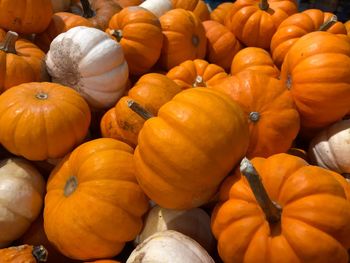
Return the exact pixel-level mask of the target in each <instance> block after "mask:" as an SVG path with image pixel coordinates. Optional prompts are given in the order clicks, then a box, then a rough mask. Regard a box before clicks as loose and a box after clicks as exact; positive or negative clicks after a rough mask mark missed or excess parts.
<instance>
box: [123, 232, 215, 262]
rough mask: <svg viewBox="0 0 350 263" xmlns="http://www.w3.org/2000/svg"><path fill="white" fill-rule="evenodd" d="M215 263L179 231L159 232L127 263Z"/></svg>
mask: <svg viewBox="0 0 350 263" xmlns="http://www.w3.org/2000/svg"><path fill="white" fill-rule="evenodd" d="M136 262H152V263H163V262H172V263H183V262H191V263H214V260H213V259H212V258H211V257H210V256H209V254H208V252H207V251H205V249H204V248H202V247H201V246H200V245H199V244H198V243H197V242H196V241H194V240H193V239H191V238H189V237H188V236H185V235H184V234H181V233H179V232H177V231H173V230H167V231H162V232H157V233H155V234H153V235H152V236H150V237H149V238H147V239H146V240H145V241H144V242H143V243H141V244H140V245H138V246H137V247H136V248H135V249H134V251H132V252H131V254H130V256H129V258H128V260H127V261H126V263H136Z"/></svg>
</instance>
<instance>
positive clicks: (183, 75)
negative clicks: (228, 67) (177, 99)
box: [167, 59, 227, 89]
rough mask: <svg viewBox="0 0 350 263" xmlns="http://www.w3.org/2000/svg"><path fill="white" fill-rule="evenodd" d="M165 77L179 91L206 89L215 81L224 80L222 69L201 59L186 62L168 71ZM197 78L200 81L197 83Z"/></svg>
mask: <svg viewBox="0 0 350 263" xmlns="http://www.w3.org/2000/svg"><path fill="white" fill-rule="evenodd" d="M167 77H168V78H170V79H172V80H173V81H174V82H175V83H176V84H177V85H179V86H180V87H181V89H189V88H196V87H207V86H209V85H211V84H212V83H215V82H216V81H218V80H220V79H222V78H226V77H227V74H226V72H225V70H224V69H223V68H222V67H219V66H218V65H215V64H209V62H207V61H205V60H203V59H195V60H187V61H185V62H183V63H181V64H180V65H179V66H176V67H174V68H172V69H171V70H169V72H168V73H167ZM198 78H200V79H201V81H200V82H198Z"/></svg>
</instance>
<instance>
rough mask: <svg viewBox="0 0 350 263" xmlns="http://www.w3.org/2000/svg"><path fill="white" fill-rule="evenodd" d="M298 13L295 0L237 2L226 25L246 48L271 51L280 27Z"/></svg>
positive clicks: (247, 0) (229, 14) (242, 0)
mask: <svg viewBox="0 0 350 263" xmlns="http://www.w3.org/2000/svg"><path fill="white" fill-rule="evenodd" d="M297 11H298V9H297V1H295V0H237V1H236V2H234V4H233V7H232V8H231V10H230V11H229V13H228V14H227V16H226V19H225V25H226V26H227V27H228V29H230V30H231V31H232V32H233V33H234V34H235V36H236V37H237V38H238V39H239V40H240V41H241V42H242V43H243V44H245V45H246V46H248V47H260V48H264V49H269V48H270V43H271V39H272V36H273V35H274V33H275V32H276V30H277V28H278V26H279V25H280V24H281V23H282V21H283V20H285V19H286V18H287V17H289V16H290V15H292V14H294V13H297Z"/></svg>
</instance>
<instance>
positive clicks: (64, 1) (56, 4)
mask: <svg viewBox="0 0 350 263" xmlns="http://www.w3.org/2000/svg"><path fill="white" fill-rule="evenodd" d="M51 4H52V10H53V12H54V13H57V12H64V11H68V10H69V7H70V5H71V0H51Z"/></svg>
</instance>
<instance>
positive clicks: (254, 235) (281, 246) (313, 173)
mask: <svg viewBox="0 0 350 263" xmlns="http://www.w3.org/2000/svg"><path fill="white" fill-rule="evenodd" d="M252 163H253V165H254V166H255V168H256V170H257V171H258V173H259V175H260V177H261V179H262V182H263V184H264V186H265V188H266V191H267V193H268V195H269V197H270V198H271V199H272V200H273V201H275V202H277V203H278V204H279V205H280V206H281V207H282V215H281V221H280V223H276V225H273V224H272V225H269V223H268V222H267V220H266V217H265V215H264V213H263V211H262V209H261V208H260V206H259V205H258V204H257V201H256V199H255V197H254V195H253V193H252V191H251V190H250V187H249V185H248V182H247V180H246V179H245V177H244V176H242V177H240V173H239V170H238V171H237V173H236V174H235V176H231V177H228V178H227V179H226V180H225V182H224V183H223V184H222V188H221V192H220V200H221V201H220V203H219V204H218V205H217V207H216V208H215V209H214V212H213V215H212V231H213V233H214V235H215V237H216V238H217V239H218V251H219V254H220V257H221V258H222V259H223V261H224V262H225V263H233V262H234V263H243V262H244V263H256V262H269V263H294V262H300V263H331V262H341V263H346V262H348V253H347V249H348V248H349V244H350V243H349V242H350V225H349V220H350V203H349V201H348V200H346V193H345V190H344V188H343V187H342V184H341V183H340V182H339V181H338V179H336V177H335V176H334V173H333V172H331V171H328V170H325V169H323V168H320V167H317V166H310V165H308V163H306V162H305V161H304V160H303V159H301V158H298V157H295V156H291V155H288V154H277V155H273V156H271V157H269V158H268V159H264V158H254V159H252ZM344 181H345V180H344Z"/></svg>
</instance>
